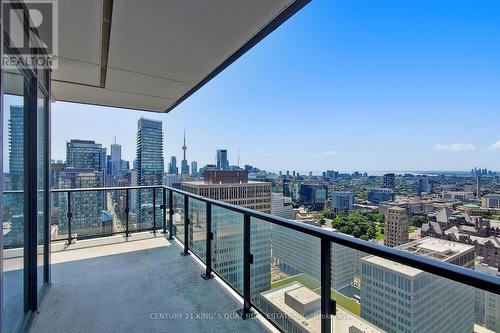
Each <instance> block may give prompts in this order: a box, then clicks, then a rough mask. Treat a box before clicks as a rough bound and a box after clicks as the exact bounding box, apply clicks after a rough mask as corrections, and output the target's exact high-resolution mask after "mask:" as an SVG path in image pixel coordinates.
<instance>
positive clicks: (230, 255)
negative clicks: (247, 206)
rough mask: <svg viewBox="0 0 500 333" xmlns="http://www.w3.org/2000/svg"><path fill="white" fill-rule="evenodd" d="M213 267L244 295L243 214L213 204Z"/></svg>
mask: <svg viewBox="0 0 500 333" xmlns="http://www.w3.org/2000/svg"><path fill="white" fill-rule="evenodd" d="M212 232H213V234H214V239H213V241H212V268H213V271H214V272H216V273H217V274H218V275H219V276H220V277H221V278H222V279H223V280H224V281H225V282H226V283H227V284H229V285H230V286H231V287H232V288H233V289H234V290H236V291H237V292H238V293H239V294H240V295H243V214H241V213H237V212H234V211H231V210H229V209H226V208H222V207H218V206H215V205H212Z"/></svg>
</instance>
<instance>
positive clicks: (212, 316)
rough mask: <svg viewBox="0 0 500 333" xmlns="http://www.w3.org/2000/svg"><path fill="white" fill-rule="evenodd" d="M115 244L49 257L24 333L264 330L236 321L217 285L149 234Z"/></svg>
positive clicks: (230, 300) (232, 302) (173, 246)
mask: <svg viewBox="0 0 500 333" xmlns="http://www.w3.org/2000/svg"><path fill="white" fill-rule="evenodd" d="M141 238H142V239H141ZM115 239H116V240H117V241H118V242H117V243H114V244H110V242H108V241H107V240H106V239H101V240H94V241H92V240H89V241H82V242H77V244H75V245H71V246H70V247H69V248H66V249H63V250H61V251H59V252H55V253H52V263H53V265H52V285H51V287H50V289H49V290H48V293H47V294H46V296H45V298H44V300H43V302H42V305H41V307H40V313H39V314H38V315H37V316H36V318H35V320H34V322H33V325H32V328H31V332H42V333H47V332H51V333H52V332H65V333H67V332H78V333H85V332H89V333H90V332H92V333H95V332H120V333H121V332H176V333H177V332H262V331H267V330H268V329H266V326H264V325H263V324H262V322H261V321H260V320H259V319H250V320H242V319H240V318H239V317H238V316H237V314H236V310H237V309H239V308H241V303H240V301H238V300H237V299H236V298H235V297H234V296H233V295H231V292H230V291H228V290H227V289H226V288H225V287H223V286H222V285H221V284H220V282H219V281H218V280H217V279H212V280H208V281H205V280H203V279H202V278H201V276H200V274H201V273H202V272H203V268H202V267H201V266H200V264H199V263H197V262H196V261H195V260H194V258H192V256H188V257H183V256H181V255H180V254H179V253H180V252H181V248H180V246H179V245H178V244H177V243H176V242H175V241H168V240H166V239H165V238H164V237H163V236H157V237H152V235H151V234H149V235H147V236H144V235H143V236H140V235H133V236H132V237H130V240H129V241H124V238H123V237H122V236H116V237H115ZM134 239H135V240H134ZM83 242H88V243H87V245H88V247H86V246H84V245H82V244H84V243H83ZM92 242H94V243H92ZM92 244H93V245H94V246H90V245H92ZM95 245H98V246H95ZM71 248H74V249H71ZM200 316H202V317H203V318H199V317H200Z"/></svg>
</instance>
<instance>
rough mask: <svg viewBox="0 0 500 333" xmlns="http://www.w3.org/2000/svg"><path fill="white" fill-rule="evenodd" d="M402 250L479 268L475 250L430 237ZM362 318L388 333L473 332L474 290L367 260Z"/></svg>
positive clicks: (363, 273) (383, 261) (363, 263)
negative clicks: (475, 260) (475, 258)
mask: <svg viewBox="0 0 500 333" xmlns="http://www.w3.org/2000/svg"><path fill="white" fill-rule="evenodd" d="M399 248H400V249H402V250H405V251H410V252H415V251H418V252H419V253H420V255H425V256H429V257H432V258H435V259H438V260H441V261H445V262H448V263H450V264H454V265H459V266H463V267H468V268H472V267H473V266H474V257H475V254H474V247H473V246H470V245H463V244H457V243H453V242H447V241H442V240H439V239H434V238H430V237H427V238H422V239H419V240H416V241H412V242H411V243H407V244H405V245H403V246H400V247H399ZM419 249H420V250H419ZM361 317H362V318H363V319H365V320H367V321H369V322H370V323H373V324H375V325H376V326H378V327H380V328H381V329H384V330H385V331H387V332H408V333H413V332H415V333H416V332H459V333H461V332H463V333H466V332H472V331H473V325H474V288H472V287H469V286H466V285H464V284H460V283H458V282H454V281H451V280H448V279H445V278H442V277H438V276H436V275H432V274H430V273H426V272H423V271H421V270H418V269H414V268H410V267H408V266H404V265H400V264H397V263H394V262H392V261H390V260H386V259H382V258H378V257H374V256H367V257H365V258H363V259H361Z"/></svg>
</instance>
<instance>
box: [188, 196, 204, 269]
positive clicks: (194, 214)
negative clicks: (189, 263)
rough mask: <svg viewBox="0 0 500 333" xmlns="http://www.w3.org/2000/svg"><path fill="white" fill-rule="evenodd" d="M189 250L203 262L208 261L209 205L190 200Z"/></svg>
mask: <svg viewBox="0 0 500 333" xmlns="http://www.w3.org/2000/svg"><path fill="white" fill-rule="evenodd" d="M188 207H189V215H188V218H189V221H190V224H189V238H188V239H189V249H190V250H191V251H192V252H194V253H195V254H196V255H197V256H198V257H199V258H200V259H201V260H202V261H203V262H205V261H206V253H207V250H206V241H207V204H206V203H205V202H203V201H200V200H197V199H194V198H189V205H188Z"/></svg>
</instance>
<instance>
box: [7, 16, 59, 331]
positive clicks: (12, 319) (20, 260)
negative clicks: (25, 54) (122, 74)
mask: <svg viewBox="0 0 500 333" xmlns="http://www.w3.org/2000/svg"><path fill="white" fill-rule="evenodd" d="M2 8H3V9H4V10H5V7H2ZM0 45H2V46H3V48H2V54H5V55H10V54H12V51H11V49H10V48H9V43H6V42H4V43H3V44H0ZM49 80H50V72H49V70H48V69H41V68H28V67H24V66H23V65H22V64H20V65H19V67H18V68H14V69H12V68H4V67H2V103H0V105H1V110H0V116H1V117H0V119H1V120H2V121H1V122H0V124H1V133H0V139H1V140H0V143H1V147H2V154H0V155H1V156H2V161H1V165H2V169H3V172H2V173H1V176H2V180H3V189H2V190H1V192H0V193H1V196H0V198H1V203H2V205H1V213H2V214H1V216H0V218H1V222H2V234H1V235H0V240H1V242H0V244H1V251H2V252H1V254H2V255H1V256H0V264H1V266H0V267H1V268H2V269H1V275H0V277H1V279H0V287H1V292H0V295H1V298H2V307H1V312H0V324H1V329H0V331H1V332H19V331H23V330H24V329H25V328H26V326H27V325H28V324H29V322H30V320H31V319H32V315H33V313H34V312H35V311H36V310H37V309H38V306H39V305H40V301H41V299H42V296H43V294H44V291H45V290H46V288H45V287H46V285H47V284H48V282H49V276H50V275H49V267H50V265H49V252H50V251H49V242H50V234H49V214H48V213H49V207H50V205H49V198H50V196H49V183H48V178H49V170H48V168H49V161H50V151H49V146H50V126H49V121H50V102H49V98H48V96H49Z"/></svg>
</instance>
